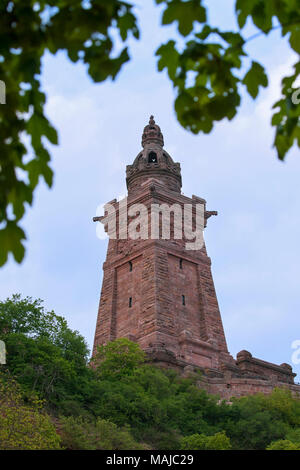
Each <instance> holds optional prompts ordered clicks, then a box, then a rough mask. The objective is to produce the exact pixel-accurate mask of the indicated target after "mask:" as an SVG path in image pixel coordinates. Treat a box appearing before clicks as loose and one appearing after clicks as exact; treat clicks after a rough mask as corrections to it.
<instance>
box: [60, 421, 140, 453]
mask: <svg viewBox="0 0 300 470" xmlns="http://www.w3.org/2000/svg"><path fill="white" fill-rule="evenodd" d="M60 427H61V429H60V433H61V437H62V444H63V446H64V447H65V448H66V449H68V450H143V449H146V446H145V445H142V444H139V443H137V442H136V441H135V440H134V439H133V437H132V436H131V434H130V429H129V427H123V428H119V427H118V426H116V425H115V424H114V423H111V422H110V421H107V420H105V419H101V418H97V419H95V420H90V419H88V418H83V417H78V418H74V417H68V418H64V417H63V418H61V419H60Z"/></svg>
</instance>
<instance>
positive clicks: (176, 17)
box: [162, 0, 206, 36]
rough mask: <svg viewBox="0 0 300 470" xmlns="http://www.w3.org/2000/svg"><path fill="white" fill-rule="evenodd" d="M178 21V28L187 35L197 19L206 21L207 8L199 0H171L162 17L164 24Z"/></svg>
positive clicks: (201, 21)
mask: <svg viewBox="0 0 300 470" xmlns="http://www.w3.org/2000/svg"><path fill="white" fill-rule="evenodd" d="M174 21H177V22H178V30H179V32H180V34H182V35H183V36H187V35H188V34H189V33H190V32H191V31H192V29H193V25H194V22H195V21H198V22H199V23H204V22H205V21H206V9H205V8H204V7H203V6H202V5H201V1H199V0H188V1H182V0H171V1H170V2H169V3H167V8H166V9H165V11H164V13H163V17H162V24H171V23H173V22H174Z"/></svg>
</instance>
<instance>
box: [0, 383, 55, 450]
mask: <svg viewBox="0 0 300 470" xmlns="http://www.w3.org/2000/svg"><path fill="white" fill-rule="evenodd" d="M60 442H61V440H60V437H59V435H58V434H57V433H56V430H55V427H54V425H53V424H52V422H51V420H50V417H49V416H48V415H47V414H46V413H44V412H43V411H42V403H41V402H40V401H39V400H37V399H36V398H35V397H33V398H31V400H30V402H29V404H28V405H26V404H25V403H24V401H23V398H22V395H21V392H20V389H19V386H18V385H17V384H16V383H15V382H14V381H12V380H8V379H7V378H5V377H3V376H2V377H1V378H0V449H1V450H58V449H61V446H60Z"/></svg>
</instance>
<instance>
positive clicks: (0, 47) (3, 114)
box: [0, 0, 300, 266]
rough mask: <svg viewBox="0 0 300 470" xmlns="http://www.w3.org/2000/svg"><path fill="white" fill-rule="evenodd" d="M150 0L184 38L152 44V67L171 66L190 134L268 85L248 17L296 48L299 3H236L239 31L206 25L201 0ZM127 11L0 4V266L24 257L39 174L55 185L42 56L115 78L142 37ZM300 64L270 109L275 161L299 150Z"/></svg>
mask: <svg viewBox="0 0 300 470" xmlns="http://www.w3.org/2000/svg"><path fill="white" fill-rule="evenodd" d="M155 1H156V4H159V5H160V6H161V7H162V25H170V24H173V23H176V24H177V28H178V32H179V35H180V36H181V38H180V45H179V42H178V43H177V42H176V41H175V40H173V39H170V40H169V41H168V42H167V43H166V44H163V45H161V46H160V47H159V48H158V50H157V51H156V55H157V56H158V69H159V70H160V71H161V70H164V69H166V70H167V72H168V76H169V78H170V80H171V82H172V83H173V86H174V88H175V90H176V94H177V96H176V100H175V110H176V113H177V118H178V121H179V122H180V123H181V125H182V126H183V127H184V128H186V129H188V130H190V131H191V132H193V133H199V132H201V131H202V132H205V133H209V132H210V131H211V130H212V128H213V126H214V124H215V122H216V121H220V120H222V119H224V118H227V119H232V118H233V117H234V116H235V115H236V113H237V110H238V107H239V105H240V102H241V93H242V89H243V88H244V89H245V90H246V91H247V92H248V93H249V94H250V96H251V97H252V98H253V99H255V98H256V97H257V95H258V93H259V89H260V88H261V87H266V86H267V85H268V77H267V75H266V72H265V70H264V67H263V66H262V65H261V64H259V63H258V62H257V61H256V60H255V57H248V54H247V52H246V51H245V45H246V43H247V39H246V38H244V37H243V34H242V31H243V28H244V26H245V25H246V23H247V22H248V21H252V22H253V24H254V25H255V27H256V28H257V30H258V33H257V35H259V34H261V35H268V34H269V33H270V31H272V29H274V28H281V34H282V36H286V37H287V38H288V41H289V44H290V46H291V49H292V50H294V51H295V52H296V53H298V54H299V53H300V3H299V1H298V0H281V1H280V2H279V1H278V0H236V4H235V14H236V18H237V24H238V27H239V32H236V31H235V32H234V31H220V30H219V29H218V28H215V27H213V26H212V25H210V24H209V22H208V14H207V11H206V8H205V6H204V5H203V4H202V0H155ZM133 9H134V5H133V4H130V3H127V2H123V1H119V0H110V1H107V0H40V1H39V2H36V1H35V0H12V1H9V0H4V1H3V2H1V4H0V80H1V83H2V84H3V83H5V87H6V104H5V105H0V184H1V186H0V266H2V265H3V264H5V263H6V261H7V259H8V255H9V253H12V254H13V256H14V258H15V260H16V261H17V262H21V261H22V259H23V257H24V252H25V250H24V240H25V238H26V236H25V233H24V231H23V230H22V228H21V227H20V225H19V224H20V220H21V219H22V217H23V216H24V213H25V209H26V206H27V205H31V204H32V202H33V195H34V191H35V188H36V186H37V185H38V183H39V180H40V178H42V179H44V181H45V182H46V184H47V185H48V186H49V187H51V186H52V182H53V171H52V169H51V167H50V160H51V156H50V153H49V149H48V148H47V147H46V145H47V143H48V144H49V143H50V144H52V145H57V144H58V136H57V132H56V130H55V129H54V128H53V126H52V125H51V123H50V122H49V121H48V119H47V117H46V116H45V112H44V105H45V102H46V96H45V94H44V93H43V91H42V90H41V83H40V79H41V60H42V58H43V56H44V54H45V52H47V51H48V52H50V53H52V54H56V53H57V52H58V51H61V50H64V51H66V53H67V55H68V57H69V59H70V60H71V61H73V62H78V61H80V62H82V63H84V64H86V66H87V71H88V74H89V75H90V76H91V78H92V79H93V81H95V82H102V81H105V80H106V79H108V78H111V79H112V80H114V79H115V78H116V76H117V74H118V72H119V71H120V69H121V68H122V66H123V65H124V64H125V63H126V62H127V61H128V60H129V54H128V47H127V40H128V37H130V36H133V37H135V38H136V39H138V38H139V29H138V25H137V19H136V17H135V14H134V10H133ZM115 32H118V34H119V41H118V45H119V43H120V44H123V46H122V47H121V48H120V51H119V52H118V53H116V52H115V49H116V48H115V46H116V39H115V38H116V35H115ZM176 40H177V41H178V36H177V39H176ZM182 42H183V43H184V45H183V47H182ZM247 63H248V64H249V65H248V69H247V71H246V72H244V66H245V64H247ZM299 68H300V64H299V62H297V63H296V64H295V67H294V73H293V74H292V75H291V76H290V77H285V78H284V79H283V80H282V97H281V98H280V97H278V98H279V101H277V102H276V103H275V105H274V115H273V119H272V125H273V126H274V128H275V140H274V146H275V148H276V150H277V154H278V157H279V158H280V159H284V157H285V155H286V153H287V152H288V150H289V149H290V148H291V147H292V146H293V144H294V143H295V142H296V143H298V146H300V125H299V105H297V102H296V101H299V100H296V101H295V100H293V96H295V93H296V92H297V89H296V86H295V82H296V79H297V77H298V75H299Z"/></svg>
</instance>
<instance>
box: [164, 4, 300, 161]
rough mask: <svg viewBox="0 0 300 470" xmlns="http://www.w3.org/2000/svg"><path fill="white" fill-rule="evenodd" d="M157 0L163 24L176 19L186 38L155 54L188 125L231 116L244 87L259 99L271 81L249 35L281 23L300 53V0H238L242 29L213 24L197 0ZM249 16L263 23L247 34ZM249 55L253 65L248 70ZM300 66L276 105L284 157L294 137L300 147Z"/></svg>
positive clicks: (205, 128) (205, 127) (197, 127)
mask: <svg viewBox="0 0 300 470" xmlns="http://www.w3.org/2000/svg"><path fill="white" fill-rule="evenodd" d="M156 3H163V4H165V9H164V12H163V16H162V22H163V24H169V23H172V22H177V24H178V32H179V33H180V34H181V35H182V36H184V38H186V39H185V40H184V47H183V48H182V44H181V43H180V46H179V45H177V44H176V42H175V41H174V40H169V41H168V42H167V43H166V44H163V45H162V46H160V47H159V48H158V50H157V51H156V55H157V56H158V69H159V70H163V69H166V70H167V72H168V76H169V78H170V80H171V81H172V82H173V86H174V88H175V90H176V93H177V97H176V100H175V110H176V113H177V118H178V120H179V122H180V123H181V125H182V126H183V127H184V128H186V129H188V130H190V131H191V132H193V133H195V134H196V133H198V132H200V131H202V132H205V133H209V132H210V131H211V130H212V128H213V126H214V123H215V121H220V120H222V119H224V118H225V117H226V118H227V119H229V120H230V119H232V118H233V117H234V116H235V115H236V113H237V110H238V107H239V105H240V102H241V93H242V88H245V89H246V91H247V92H248V93H249V94H250V96H251V97H252V98H253V99H255V98H256V97H257V95H258V93H259V89H260V87H267V86H268V77H267V74H266V72H265V70H264V67H263V65H261V64H259V63H258V62H257V61H256V60H255V58H252V57H249V56H248V54H247V52H246V51H245V45H246V43H247V41H248V40H249V39H254V38H255V37H256V36H258V35H260V34H261V35H268V34H269V33H270V32H271V31H272V30H273V29H274V28H278V27H280V28H281V34H282V36H287V37H288V41H289V44H290V46H291V48H292V49H293V50H294V51H295V52H296V53H297V54H299V53H300V4H299V2H298V1H297V0H283V1H280V2H278V1H276V0H236V4H235V13H236V17H237V23H238V26H239V28H240V30H239V32H232V31H220V30H219V29H218V28H214V27H212V26H211V25H209V24H208V23H207V15H206V11H205V9H204V8H203V7H202V6H201V2H199V1H197V0H188V1H185V2H182V1H181V0H169V1H167V0H156ZM176 15H177V16H176ZM193 15H194V16H193ZM192 17H194V21H191V18H192ZM247 20H252V22H253V24H254V25H255V26H256V28H257V29H258V33H257V34H256V35H255V36H253V37H252V38H248V39H247V38H245V37H244V36H243V34H242V29H243V28H244V26H245V25H246V22H247ZM247 60H248V62H249V66H248V70H247V71H246V73H244V72H243V70H244V68H245V65H246V64H247V62H246V61H247ZM299 68H300V63H299V62H297V63H296V64H295V73H294V74H293V75H292V76H291V77H286V78H283V80H282V99H281V100H279V101H278V102H277V103H275V105H274V108H276V109H277V108H279V111H277V112H275V114H274V116H273V119H272V125H273V126H275V139H274V146H275V148H276V150H277V155H278V157H279V158H280V159H282V160H283V159H284V157H285V155H286V153H287V152H288V150H289V149H290V148H291V147H292V146H293V144H294V143H297V144H298V146H299V147H300V122H299V121H300V119H299V116H300V108H299V105H297V103H296V102H293V99H292V97H293V93H294V92H296V87H295V81H296V79H297V77H298V76H299ZM294 101H295V100H294ZM298 101H299V100H298Z"/></svg>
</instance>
